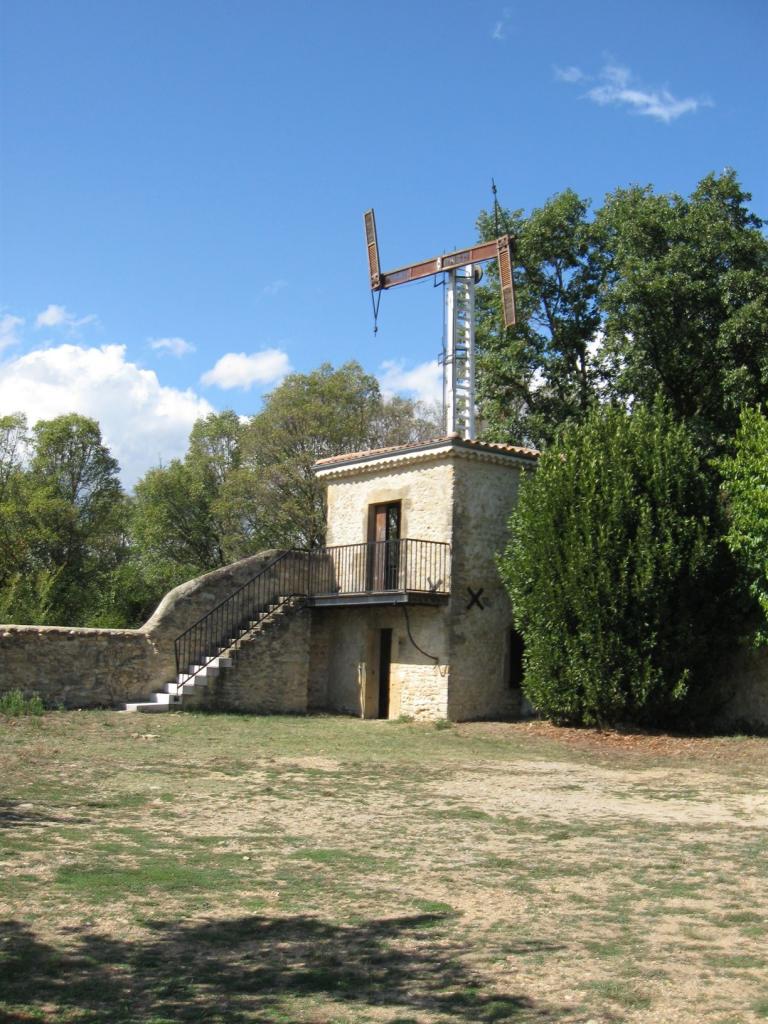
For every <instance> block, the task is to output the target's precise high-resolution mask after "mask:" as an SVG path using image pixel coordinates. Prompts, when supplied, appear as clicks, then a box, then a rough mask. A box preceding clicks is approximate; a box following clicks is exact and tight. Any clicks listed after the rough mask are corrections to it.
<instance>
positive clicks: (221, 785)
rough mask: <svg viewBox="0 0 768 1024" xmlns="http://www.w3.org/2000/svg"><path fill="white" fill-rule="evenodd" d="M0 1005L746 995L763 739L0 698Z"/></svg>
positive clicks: (465, 1009) (57, 1012)
mask: <svg viewBox="0 0 768 1024" xmlns="http://www.w3.org/2000/svg"><path fill="white" fill-rule="evenodd" d="M0 739H1V741H2V747H1V748H0V846H1V849H0V910H1V911H2V916H3V918H4V922H5V923H4V926H3V931H2V936H1V937H0V1021H9V1022H10V1021H14V1022H31V1021H46V1022H49V1024H64V1022H67V1024H69V1022H72V1024H74V1022H77V1024H96V1022H102V1021H105V1022H106V1021H109V1022H112V1021H115V1022H125V1024H133V1022H136V1024H170V1022H192V1021H195V1022H211V1024H239V1022H258V1024H262V1022H263V1024H277V1022H283V1024H293V1022H296V1024H359V1022H388V1024H437V1022H440V1024H447V1022H464V1024H474V1022H478V1024H479V1022H485V1021H510V1022H522V1024H545V1022H555V1021H557V1022H564V1024H588V1022H592V1024H618V1022H627V1024H699V1022H704V1021H706V1022H709V1021H711V1022H715V1024H737V1022H739V1024H742V1022H743V1024H750V1022H757V1021H761V1020H766V1019H768V944H767V943H766V938H767V937H768V896H767V895H766V881H767V880H768V849H767V847H766V826H768V788H767V782H768V740H764V739H746V738H715V739H688V738H676V737H670V736H663V735H659V736H655V735H654V736H650V735H639V734H631V733H597V732H590V731H577V730H562V729H554V728H552V727H549V726H547V725H544V724H539V723H529V724H473V725H461V726H453V727H450V728H446V727H442V728H437V727H435V726H434V725H416V724H413V723H405V722H398V723H387V722H360V721H356V720H351V719H340V718H332V717H318V718H308V719H286V718H256V717H232V716H202V715H189V714H188V715H169V716H163V717H160V716H158V717H156V718H149V717H144V716H126V715H122V716H121V715H117V714H115V713H111V712H79V713H69V714H67V713H57V714H49V715H46V716H45V717H44V719H43V720H42V721H31V720H0Z"/></svg>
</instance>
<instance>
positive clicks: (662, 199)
mask: <svg viewBox="0 0 768 1024" xmlns="http://www.w3.org/2000/svg"><path fill="white" fill-rule="evenodd" d="M750 199H751V196H750V195H749V193H747V192H745V191H744V190H743V189H742V188H741V186H740V184H739V182H738V180H737V178H736V175H735V173H734V172H733V171H730V170H729V171H725V172H724V173H723V174H721V175H719V176H718V175H714V174H710V175H708V176H707V177H705V178H704V179H703V180H702V181H701V182H700V183H699V185H698V187H697V188H696V190H695V191H694V192H693V194H692V195H691V197H690V199H687V200H686V199H683V198H681V197H680V196H678V195H656V194H654V192H653V191H652V189H650V188H639V187H633V188H630V189H619V190H617V191H616V192H614V193H613V194H612V195H609V196H608V197H607V198H606V202H605V204H604V206H603V208H602V209H601V210H600V211H599V213H598V215H597V218H596V223H595V231H596V233H597V235H598V237H599V239H600V242H599V244H600V247H601V249H602V252H603V258H604V262H605V279H604V282H603V286H602V294H601V303H602V308H603V310H604V314H605V322H604V330H605V352H606V356H607V358H608V359H609V360H610V362H611V364H612V365H613V367H614V370H615V379H614V385H613V386H614V391H615V394H616V395H617V396H618V397H619V398H620V399H622V400H630V399H631V400H633V401H643V402H650V401H653V399H654V397H655V396H656V395H657V394H662V395H664V397H665V398H666V399H667V401H668V402H669V405H670V407H671V409H672V410H673V412H674V413H675V415H676V416H677V418H678V419H681V420H685V421H686V422H688V423H689V425H690V426H691V427H692V428H693V429H694V430H695V431H696V434H697V436H698V437H699V439H700V443H702V444H703V445H704V446H705V448H711V449H713V450H715V451H717V450H722V449H724V448H726V447H727V446H728V445H729V444H730V441H731V439H732V437H733V435H734V434H735V432H736V429H737V427H738V419H739V410H740V408H741V407H742V406H743V405H754V404H756V403H758V402H760V401H761V400H762V399H763V398H764V397H765V395H766V393H767V392H768V240H766V238H765V236H764V235H763V234H762V232H761V230H760V229H761V226H762V221H761V220H760V219H759V218H758V217H756V216H755V215H754V214H753V213H751V212H750V211H749V210H748V208H747V203H748V202H749V200H750Z"/></svg>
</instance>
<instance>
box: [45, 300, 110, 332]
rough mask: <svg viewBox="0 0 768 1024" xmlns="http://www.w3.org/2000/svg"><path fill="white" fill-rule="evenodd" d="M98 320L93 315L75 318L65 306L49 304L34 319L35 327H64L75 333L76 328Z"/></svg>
mask: <svg viewBox="0 0 768 1024" xmlns="http://www.w3.org/2000/svg"><path fill="white" fill-rule="evenodd" d="M97 319H98V318H97V317H96V315H95V314H94V313H89V314H88V316H82V317H76V316H75V315H74V313H70V312H69V311H68V310H67V308H66V306H57V305H55V304H54V303H51V304H50V305H49V306H48V307H47V308H46V309H44V310H43V311H42V313H38V314H37V317H36V318H35V327H66V328H67V330H69V331H76V330H77V328H78V327H84V326H85V325H86V324H92V323H95V321H96V320H97Z"/></svg>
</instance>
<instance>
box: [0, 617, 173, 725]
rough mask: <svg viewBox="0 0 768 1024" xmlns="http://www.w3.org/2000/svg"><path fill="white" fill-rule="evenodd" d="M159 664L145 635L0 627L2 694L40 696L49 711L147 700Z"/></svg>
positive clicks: (53, 627) (126, 631) (53, 628)
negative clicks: (16, 692) (13, 691)
mask: <svg viewBox="0 0 768 1024" xmlns="http://www.w3.org/2000/svg"><path fill="white" fill-rule="evenodd" d="M157 663H158V655H157V649H156V648H155V645H154V644H153V642H152V640H151V638H150V637H149V636H148V635H147V634H146V633H142V632H141V631H140V630H129V629H67V628H66V627H64V626H0V693H4V692H7V691H8V690H21V691H22V692H23V693H24V694H25V695H27V696H29V695H31V694H33V693H36V694H38V695H39V696H40V697H41V698H42V699H43V701H44V702H45V704H46V705H47V706H49V707H59V706H62V707H66V708H87V707H110V706H114V705H116V704H119V703H121V702H125V701H134V700H143V699H144V698H145V697H146V695H147V693H148V688H147V686H148V684H147V680H148V679H149V678H150V677H151V675H152V674H153V670H154V669H155V667H156V666H157Z"/></svg>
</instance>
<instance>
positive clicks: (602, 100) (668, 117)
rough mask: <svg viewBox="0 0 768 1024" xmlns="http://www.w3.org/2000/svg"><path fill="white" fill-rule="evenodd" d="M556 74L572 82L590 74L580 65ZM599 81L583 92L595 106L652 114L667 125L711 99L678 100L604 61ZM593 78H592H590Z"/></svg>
mask: <svg viewBox="0 0 768 1024" xmlns="http://www.w3.org/2000/svg"><path fill="white" fill-rule="evenodd" d="M555 75H556V77H557V78H558V79H559V80H560V81H562V82H569V83H571V84H573V83H578V82H583V81H588V80H589V76H588V75H585V74H583V73H582V71H581V70H580V69H579V68H576V67H569V68H556V69H555ZM597 78H598V84H597V85H593V86H592V88H591V89H589V90H588V91H587V93H586V96H587V98H588V99H590V100H592V102H593V103H597V104H598V106H601V107H605V106H610V105H613V106H623V107H625V108H626V109H629V110H630V111H632V112H633V113H635V114H640V115H641V116H643V117H653V118H655V119H656V120H657V121H663V122H664V124H669V123H670V122H671V121H674V120H676V119H677V118H678V117H682V115H683V114H690V113H694V112H695V111H697V110H699V109H700V108H701V107H707V106H711V105H712V103H711V101H710V100H703V99H693V98H692V97H688V98H686V99H678V98H677V97H675V96H673V95H672V93H671V92H670V91H669V90H668V89H667V88H659V89H641V88H638V87H637V86H635V85H634V83H633V75H632V72H631V71H630V70H629V68H627V67H622V66H621V65H620V64H606V65H605V66H604V67H603V68H602V69H601V71H600V73H599V75H598V76H597ZM593 81H594V79H593Z"/></svg>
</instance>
